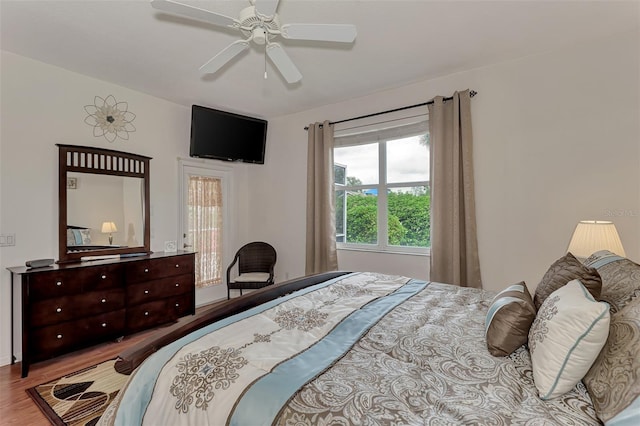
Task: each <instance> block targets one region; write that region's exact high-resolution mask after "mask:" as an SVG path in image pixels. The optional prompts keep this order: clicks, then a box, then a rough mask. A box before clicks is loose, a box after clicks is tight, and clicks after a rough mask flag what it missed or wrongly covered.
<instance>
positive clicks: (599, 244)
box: [567, 220, 626, 259]
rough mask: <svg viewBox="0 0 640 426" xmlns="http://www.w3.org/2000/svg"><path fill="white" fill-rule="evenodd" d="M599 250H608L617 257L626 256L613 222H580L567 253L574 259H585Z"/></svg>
mask: <svg viewBox="0 0 640 426" xmlns="http://www.w3.org/2000/svg"><path fill="white" fill-rule="evenodd" d="M599 250H609V251H610V252H612V253H615V254H617V255H618V256H623V257H624V256H626V255H625V252H624V248H622V242H621V241H620V236H619V235H618V231H617V230H616V226H615V225H614V224H613V222H609V221H604V220H581V221H580V222H579V223H578V225H577V226H576V230H575V231H574V232H573V237H571V242H570V243H569V248H568V249H567V251H569V252H571V254H573V255H574V256H575V257H578V258H583V259H585V258H587V257H589V256H591V255H592V254H593V253H595V252H597V251H599Z"/></svg>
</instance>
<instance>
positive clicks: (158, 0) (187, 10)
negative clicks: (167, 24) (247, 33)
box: [151, 0, 240, 28]
mask: <svg viewBox="0 0 640 426" xmlns="http://www.w3.org/2000/svg"><path fill="white" fill-rule="evenodd" d="M151 7H153V8H154V9H158V10H160V11H162V12H167V13H172V14H175V15H181V16H186V17H187V18H192V19H195V20H198V21H202V22H207V23H209V24H214V25H219V26H221V27H231V28H234V27H237V26H239V25H240V23H239V22H238V21H237V20H235V19H233V18H231V17H229V16H226V15H221V14H219V13H215V12H211V11H209V10H204V9H200V8H197V7H193V6H189V5H186V4H182V3H178V2H175V1H171V0H151Z"/></svg>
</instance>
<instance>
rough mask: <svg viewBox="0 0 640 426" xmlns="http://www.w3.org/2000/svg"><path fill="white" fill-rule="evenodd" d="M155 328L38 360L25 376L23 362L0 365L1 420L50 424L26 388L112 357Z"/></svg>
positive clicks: (0, 422) (25, 425) (7, 423)
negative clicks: (114, 340) (22, 376)
mask: <svg viewBox="0 0 640 426" xmlns="http://www.w3.org/2000/svg"><path fill="white" fill-rule="evenodd" d="M152 332H153V331H147V332H143V333H138V334H135V335H133V336H129V337H125V338H124V339H123V340H122V341H121V342H108V343H103V344H100V345H97V346H92V347H91V348H88V349H83V350H80V351H77V352H73V353H70V354H66V355H63V356H60V357H57V358H54V359H51V360H47V361H42V362H37V363H35V364H32V365H31V366H30V368H29V375H28V376H27V377H25V378H24V379H23V378H21V377H20V375H21V373H22V364H21V363H19V362H18V363H16V364H14V365H6V366H4V367H0V424H2V425H23V426H27V425H28V426H38V425H43V426H46V425H49V421H48V420H47V419H46V418H45V417H44V415H43V414H42V413H41V412H40V409H38V407H37V406H36V405H35V404H34V403H33V401H32V400H31V398H29V396H28V395H27V393H26V392H25V391H26V389H28V388H31V387H33V386H37V385H39V384H41V383H45V382H48V381H50V380H53V379H56V378H58V377H61V376H64V375H65V374H69V373H73V372H74V371H77V370H80V369H82V368H85V367H89V366H91V365H94V364H97V363H100V362H103V361H107V360H109V359H113V358H115V357H116V356H117V355H118V354H119V353H120V352H122V351H123V350H124V349H126V348H128V347H129V346H131V345H135V344H136V343H138V342H140V341H142V340H144V338H146V337H147V336H148V335H149V334H151V333H152Z"/></svg>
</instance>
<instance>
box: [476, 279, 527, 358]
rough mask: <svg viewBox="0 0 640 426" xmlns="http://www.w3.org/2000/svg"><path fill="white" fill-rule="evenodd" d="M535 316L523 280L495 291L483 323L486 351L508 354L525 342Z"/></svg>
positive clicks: (502, 354) (499, 354) (495, 353)
mask: <svg viewBox="0 0 640 426" xmlns="http://www.w3.org/2000/svg"><path fill="white" fill-rule="evenodd" d="M535 317H536V308H535V307H534V306H533V300H531V294H530V293H529V290H528V289H527V286H526V284H525V283H524V281H522V282H519V283H518V284H514V285H512V286H509V287H507V288H505V289H504V290H502V291H501V292H500V293H498V294H497V295H496V297H495V298H494V299H493V302H492V303H491V306H490V307H489V311H488V312H487V319H486V323H485V335H486V338H487V349H489V353H491V355H493V356H507V355H509V354H511V353H512V352H513V351H515V350H516V349H518V348H519V347H520V346H522V345H524V344H525V343H527V336H528V335H529V328H530V327H531V324H532V323H533V320H534V319H535Z"/></svg>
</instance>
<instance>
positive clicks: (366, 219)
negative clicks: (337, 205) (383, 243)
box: [345, 190, 378, 244]
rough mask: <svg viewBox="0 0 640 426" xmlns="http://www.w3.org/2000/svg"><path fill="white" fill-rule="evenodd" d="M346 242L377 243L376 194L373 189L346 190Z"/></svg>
mask: <svg viewBox="0 0 640 426" xmlns="http://www.w3.org/2000/svg"><path fill="white" fill-rule="evenodd" d="M346 201H347V202H346V210H347V213H346V215H345V217H346V222H347V238H346V241H345V242H347V243H355V244H377V243H378V194H377V193H376V192H375V191H374V190H359V191H347V193H346Z"/></svg>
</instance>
